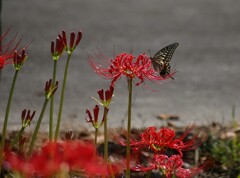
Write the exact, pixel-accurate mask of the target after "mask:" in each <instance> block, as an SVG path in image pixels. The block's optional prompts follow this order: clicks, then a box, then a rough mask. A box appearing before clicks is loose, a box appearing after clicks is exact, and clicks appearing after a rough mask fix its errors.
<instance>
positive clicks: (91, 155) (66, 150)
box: [5, 140, 123, 177]
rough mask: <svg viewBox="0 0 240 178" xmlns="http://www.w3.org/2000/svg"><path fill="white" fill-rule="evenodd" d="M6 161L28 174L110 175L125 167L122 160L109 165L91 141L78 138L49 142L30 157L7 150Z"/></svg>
mask: <svg viewBox="0 0 240 178" xmlns="http://www.w3.org/2000/svg"><path fill="white" fill-rule="evenodd" d="M5 165H6V166H7V168H8V169H10V170H13V171H16V172H19V173H21V174H23V175H24V176H26V177H37V176H40V177H51V176H53V175H56V174H59V173H60V172H62V171H63V172H69V171H74V172H78V173H79V174H85V175H90V176H95V175H98V176H99V175H110V172H112V171H113V173H117V172H120V171H122V169H123V168H122V165H120V164H119V165H112V166H111V168H110V167H109V165H107V164H106V163H105V162H104V161H103V159H102V158H101V157H99V156H97V155H96V149H95V147H94V146H93V145H92V144H90V143H88V144H87V143H84V142H82V141H79V140H75V141H64V142H48V143H47V144H46V145H44V146H43V147H42V148H41V150H40V151H39V152H36V153H34V154H32V156H31V157H30V158H29V159H24V158H22V157H21V156H19V155H17V154H15V153H13V152H8V153H7V154H6V160H5ZM110 169H111V170H110Z"/></svg>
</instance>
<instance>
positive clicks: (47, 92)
mask: <svg viewBox="0 0 240 178" xmlns="http://www.w3.org/2000/svg"><path fill="white" fill-rule="evenodd" d="M52 85H53V86H52ZM57 88H58V81H57V82H56V83H55V86H54V84H52V79H50V80H49V81H47V82H46V84H45V97H46V99H49V98H51V96H52V95H54V93H55V92H56V91H57Z"/></svg>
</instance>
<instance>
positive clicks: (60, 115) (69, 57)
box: [55, 53, 72, 141]
mask: <svg viewBox="0 0 240 178" xmlns="http://www.w3.org/2000/svg"><path fill="white" fill-rule="evenodd" d="M71 55H72V53H69V54H68V58H67V63H66V66H65V71H64V78H63V85H62V91H61V99H60V105H59V111H58V120H57V126H56V131H55V141H56V140H57V138H58V134H59V129H60V123H61V118H62V107H63V101H64V94H65V88H66V82H67V73H68V65H69V61H70V59H71Z"/></svg>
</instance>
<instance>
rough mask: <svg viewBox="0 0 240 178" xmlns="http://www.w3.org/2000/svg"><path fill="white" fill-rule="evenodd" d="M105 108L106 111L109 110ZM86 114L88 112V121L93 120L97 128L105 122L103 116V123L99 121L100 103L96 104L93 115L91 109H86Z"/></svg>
mask: <svg viewBox="0 0 240 178" xmlns="http://www.w3.org/2000/svg"><path fill="white" fill-rule="evenodd" d="M104 109H105V110H104V111H105V112H108V109H107V108H104ZM86 114H87V117H86V118H85V119H86V122H91V123H92V125H93V127H94V128H95V129H98V128H99V127H101V126H102V124H103V123H104V117H103V118H102V121H101V123H100V124H99V123H98V117H99V106H98V105H96V106H95V107H94V109H93V117H92V114H91V112H90V110H88V109H86Z"/></svg>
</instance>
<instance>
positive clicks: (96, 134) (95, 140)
mask: <svg viewBox="0 0 240 178" xmlns="http://www.w3.org/2000/svg"><path fill="white" fill-rule="evenodd" d="M97 136H98V128H96V129H95V139H94V143H95V145H96V146H97Z"/></svg>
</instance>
